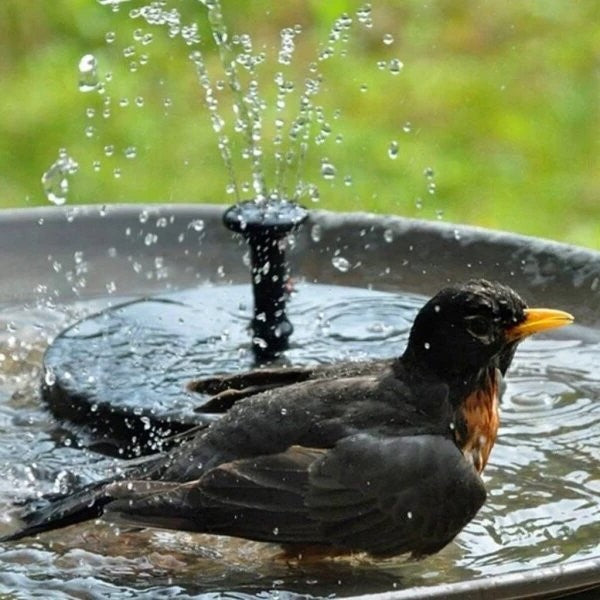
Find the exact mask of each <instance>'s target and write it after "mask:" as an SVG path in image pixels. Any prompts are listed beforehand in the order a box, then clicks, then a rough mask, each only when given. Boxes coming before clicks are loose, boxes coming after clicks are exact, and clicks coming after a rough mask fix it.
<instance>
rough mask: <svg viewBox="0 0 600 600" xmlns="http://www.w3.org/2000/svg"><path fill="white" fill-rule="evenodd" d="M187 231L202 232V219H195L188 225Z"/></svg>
mask: <svg viewBox="0 0 600 600" xmlns="http://www.w3.org/2000/svg"><path fill="white" fill-rule="evenodd" d="M188 229H193V230H194V231H198V232H200V231H204V221H203V220H202V219H195V220H194V221H190V224H189V225H188Z"/></svg>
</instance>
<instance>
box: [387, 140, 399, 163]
mask: <svg viewBox="0 0 600 600" xmlns="http://www.w3.org/2000/svg"><path fill="white" fill-rule="evenodd" d="M398 150H399V145H398V142H397V141H396V140H393V141H391V142H390V145H389V147H388V156H389V157H390V158H391V159H392V160H396V159H397V158H398Z"/></svg>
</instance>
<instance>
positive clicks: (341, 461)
mask: <svg viewBox="0 0 600 600" xmlns="http://www.w3.org/2000/svg"><path fill="white" fill-rule="evenodd" d="M109 492H110V495H111V496H112V497H113V498H115V500H113V501H112V502H110V503H109V504H108V505H107V506H106V515H107V517H108V518H109V519H110V520H113V521H118V522H121V523H125V524H128V525H144V526H155V527H167V528H176V529H185V530H191V531H203V532H209V533H216V534H225V535H233V536H238V537H246V538H250V539H257V540H262V541H272V542H279V543H282V544H290V543H300V544H331V545H334V546H338V547H341V548H347V549H351V550H357V551H367V552H370V553H372V554H375V555H394V554H400V553H403V552H411V553H413V555H415V556H420V555H424V554H429V553H432V552H436V551H437V550H439V549H441V548H442V547H443V546H445V545H446V544H447V543H448V542H449V541H450V540H451V539H452V538H453V537H454V536H455V535H456V534H457V533H458V532H459V531H460V530H461V529H462V528H463V527H464V526H465V525H466V524H467V523H468V522H469V521H470V520H471V519H472V518H473V516H474V515H475V513H476V512H477V510H478V509H479V508H480V506H481V505H482V504H483V501H484V499H485V490H484V488H483V484H482V482H481V480H480V478H479V476H478V475H477V474H476V472H475V471H474V469H473V467H472V466H471V465H470V464H469V463H468V462H467V461H466V460H465V459H464V458H463V457H462V454H461V453H460V452H459V450H458V449H457V448H456V446H455V445H454V444H453V443H452V442H451V441H449V440H446V439H444V438H442V437H440V436H434V435H420V436H410V437H399V438H385V439H381V438H379V437H376V436H372V435H369V434H358V435H354V436H351V437H349V438H346V439H344V440H342V441H341V442H340V443H338V444H337V445H336V446H335V447H334V448H333V449H329V450H324V449H314V448H304V447H301V446H292V447H290V448H289V449H288V450H287V451H285V452H282V453H279V454H272V455H267V456H259V457H255V458H247V459H242V460H236V461H232V462H229V463H225V464H222V465H220V466H219V467H216V468H214V469H212V470H211V471H209V472H208V473H207V474H206V475H204V476H203V477H202V478H201V479H199V480H197V481H193V482H189V483H185V484H165V483H164V482H163V483H159V482H156V483H152V482H124V483H118V484H114V486H113V487H112V488H111V489H110V490H109Z"/></svg>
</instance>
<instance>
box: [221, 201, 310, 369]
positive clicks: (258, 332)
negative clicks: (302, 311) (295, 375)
mask: <svg viewBox="0 0 600 600" xmlns="http://www.w3.org/2000/svg"><path fill="white" fill-rule="evenodd" d="M307 216H308V211H307V210H306V209H305V208H304V207H303V206H300V205H299V204H298V203H296V202H293V201H289V200H282V199H278V198H269V199H267V200H262V201H259V200H247V201H245V202H240V203H239V204H236V205H234V206H232V207H231V208H229V209H227V210H226V211H225V214H224V215H223V223H224V224H225V226H226V227H227V228H228V229H230V230H231V231H234V232H235V233H241V234H242V235H243V236H244V237H245V238H246V240H247V241H248V244H249V245H250V254H251V262H252V289H253V293H254V317H253V319H252V330H253V340H252V347H253V350H254V354H255V356H256V358H257V359H258V360H269V359H272V358H274V357H276V356H277V355H278V354H280V353H281V352H283V351H284V350H285V349H286V348H287V347H288V338H289V337H290V335H291V334H292V332H293V330H294V328H293V327H292V324H291V323H290V321H289V319H288V318H287V315H286V314H285V303H286V300H287V297H288V294H289V290H288V287H287V283H288V280H289V266H288V264H287V261H286V258H285V237H286V236H287V234H288V233H290V232H291V231H293V230H294V229H296V228H297V227H299V226H300V225H301V224H302V223H303V221H304V220H305V219H306V217H307Z"/></svg>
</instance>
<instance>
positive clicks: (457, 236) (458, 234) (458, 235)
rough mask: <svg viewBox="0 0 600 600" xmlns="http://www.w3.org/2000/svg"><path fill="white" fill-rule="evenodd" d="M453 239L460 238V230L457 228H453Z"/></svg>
mask: <svg viewBox="0 0 600 600" xmlns="http://www.w3.org/2000/svg"><path fill="white" fill-rule="evenodd" d="M454 239H455V240H457V241H458V240H460V231H459V230H458V229H455V230H454Z"/></svg>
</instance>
